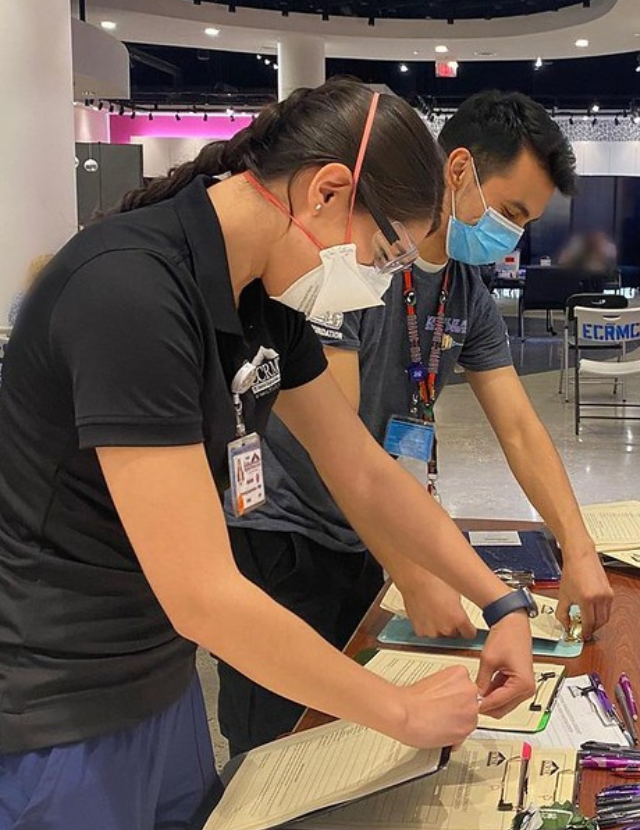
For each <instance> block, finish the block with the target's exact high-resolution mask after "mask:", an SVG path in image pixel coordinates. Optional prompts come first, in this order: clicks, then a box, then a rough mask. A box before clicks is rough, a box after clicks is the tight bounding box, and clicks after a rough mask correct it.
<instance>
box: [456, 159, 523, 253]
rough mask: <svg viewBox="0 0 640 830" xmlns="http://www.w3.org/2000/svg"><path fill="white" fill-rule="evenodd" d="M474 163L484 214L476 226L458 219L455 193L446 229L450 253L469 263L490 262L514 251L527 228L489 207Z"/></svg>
mask: <svg viewBox="0 0 640 830" xmlns="http://www.w3.org/2000/svg"><path fill="white" fill-rule="evenodd" d="M471 164H472V165H473V175H474V177H475V180H476V185H477V186H478V190H479V191H480V196H481V198H482V204H483V205H484V213H483V214H482V216H481V217H480V220H479V221H478V222H477V223H476V224H475V225H468V224H467V223H466V222H461V221H460V219H458V218H456V196H455V193H453V192H452V194H451V216H450V217H449V227H448V229H447V256H449V257H450V258H451V259H455V260H457V261H458V262H465V263H467V265H489V264H490V263H492V262H498V261H499V260H501V259H502V258H503V257H505V256H506V255H507V254H511V253H513V251H514V250H515V249H516V247H517V245H518V242H520V239H521V237H522V234H523V232H524V230H523V228H521V227H520V226H519V225H516V224H515V223H514V222H511V221H510V220H509V219H507V218H506V217H504V216H503V215H502V214H501V213H498V211H497V210H494V208H492V207H487V202H486V199H485V198H484V193H483V192H482V187H481V186H480V182H479V180H478V174H477V172H476V165H475V163H474V161H473V159H471Z"/></svg>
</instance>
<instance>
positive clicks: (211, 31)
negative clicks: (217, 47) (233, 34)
mask: <svg viewBox="0 0 640 830" xmlns="http://www.w3.org/2000/svg"><path fill="white" fill-rule="evenodd" d="M204 33H205V35H209V37H218V35H219V34H220V29H216V27H215V26H207V28H206V29H205V30H204Z"/></svg>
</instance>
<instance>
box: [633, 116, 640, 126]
mask: <svg viewBox="0 0 640 830" xmlns="http://www.w3.org/2000/svg"><path fill="white" fill-rule="evenodd" d="M633 123H634V124H640V115H638V114H636V115H634V116H633Z"/></svg>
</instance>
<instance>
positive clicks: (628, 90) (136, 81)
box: [128, 44, 640, 111]
mask: <svg viewBox="0 0 640 830" xmlns="http://www.w3.org/2000/svg"><path fill="white" fill-rule="evenodd" d="M128 48H129V50H130V53H131V58H132V60H131V67H132V68H131V83H132V100H133V101H135V102H136V103H137V104H139V105H141V106H142V107H143V108H144V106H145V105H147V106H153V105H154V104H155V103H156V102H157V103H158V104H159V105H160V106H180V105H184V106H187V105H192V104H194V103H195V104H196V105H201V106H205V105H208V106H212V107H215V106H216V105H217V106H221V105H224V106H228V105H229V101H228V99H229V98H232V99H233V105H234V106H236V107H241V106H242V105H243V104H244V105H245V106H246V107H247V108H255V107H257V106H259V105H261V104H263V103H265V102H266V101H268V100H271V99H273V98H274V97H275V94H276V86H277V83H276V81H277V78H276V72H275V71H274V69H273V63H274V62H275V60H274V58H273V56H271V63H270V65H265V63H264V60H258V59H257V56H256V55H247V54H242V53H236V52H221V51H213V50H206V51H203V50H196V49H184V48H178V47H170V46H150V45H146V44H145V45H143V44H135V45H134V44H128ZM637 66H638V63H637V57H636V53H628V54H623V55H610V56H605V57H592V58H578V59H574V60H556V61H548V62H547V61H546V62H545V63H544V65H543V66H542V67H541V68H540V69H538V70H536V69H535V68H534V64H533V61H510V62H506V61H469V62H466V63H465V62H463V63H461V64H460V67H459V72H458V77H457V78H436V77H435V69H434V63H433V62H432V61H425V62H417V61H414V62H410V63H409V62H407V64H406V67H407V70H408V71H406V72H402V71H401V64H400V63H399V62H395V61H360V60H347V59H340V60H338V59H329V60H327V75H329V76H330V75H354V76H356V77H358V78H360V79H361V80H363V81H366V82H367V83H376V84H386V85H387V86H388V87H390V88H391V89H392V90H393V91H394V92H396V93H398V94H399V95H402V96H403V97H405V98H407V99H408V100H410V101H412V102H414V103H419V101H420V99H422V100H423V101H426V102H427V104H429V103H434V107H435V108H449V107H455V106H456V104H457V103H459V101H461V100H463V99H464V98H466V97H468V96H469V95H471V94H473V93H474V92H477V91H479V90H482V89H488V88H499V89H514V90H520V91H522V92H526V93H527V94H529V95H532V96H533V97H534V98H536V99H537V100H539V101H541V102H542V103H544V104H545V105H546V106H548V107H549V108H552V107H553V106H556V107H558V108H559V109H560V110H568V109H571V110H574V111H579V110H581V109H586V108H587V107H588V106H589V105H590V104H591V103H592V102H593V101H594V100H597V101H598V102H599V103H600V105H601V108H602V109H603V110H604V109H611V110H619V111H623V110H624V109H626V108H628V107H629V105H630V103H631V101H632V100H634V99H637V101H638V102H639V103H640V73H638V72H636V67H637ZM505 79H508V80H505ZM432 99H433V100H432Z"/></svg>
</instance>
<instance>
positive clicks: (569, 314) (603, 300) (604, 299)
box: [558, 294, 629, 402]
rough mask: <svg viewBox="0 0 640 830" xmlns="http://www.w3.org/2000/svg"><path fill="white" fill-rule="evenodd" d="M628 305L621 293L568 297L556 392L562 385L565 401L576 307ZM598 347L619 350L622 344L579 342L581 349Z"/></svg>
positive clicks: (567, 395) (573, 350)
mask: <svg viewBox="0 0 640 830" xmlns="http://www.w3.org/2000/svg"><path fill="white" fill-rule="evenodd" d="M628 305H629V301H628V300H627V298H626V297H623V296H622V295H621V294H573V295H572V296H571V297H569V298H568V300H567V305H566V308H565V316H564V337H563V344H562V357H561V361H560V383H559V385H558V394H560V392H562V390H563V387H564V399H565V402H568V400H569V383H570V379H571V377H570V373H569V355H570V353H571V352H575V350H576V315H575V309H576V307H578V306H580V307H581V308H597V309H601V310H604V309H620V308H627V306H628ZM598 349H610V350H611V349H613V350H615V351H621V349H622V346H621V345H620V344H619V343H615V344H611V343H609V344H600V343H594V342H593V341H591V342H589V343H581V344H580V350H581V351H583V350H584V351H587V350H594V351H595V350H598ZM614 388H615V387H614ZM614 394H615V392H614Z"/></svg>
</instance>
